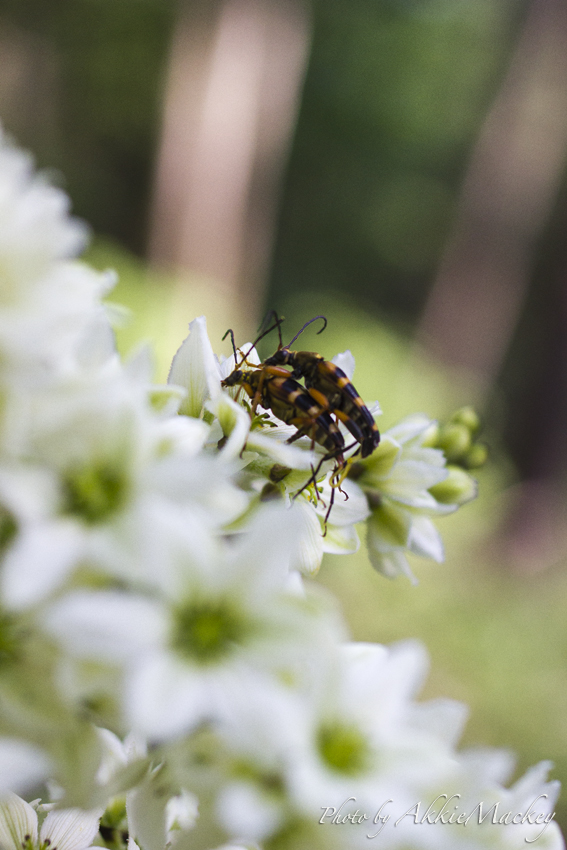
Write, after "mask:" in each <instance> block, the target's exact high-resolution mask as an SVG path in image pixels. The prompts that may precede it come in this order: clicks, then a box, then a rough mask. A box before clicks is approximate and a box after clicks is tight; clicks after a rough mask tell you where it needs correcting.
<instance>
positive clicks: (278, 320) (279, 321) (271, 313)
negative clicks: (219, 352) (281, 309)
mask: <svg viewBox="0 0 567 850" xmlns="http://www.w3.org/2000/svg"><path fill="white" fill-rule="evenodd" d="M272 316H273V317H274V324H273V325H270V326H269V327H268V328H266V330H265V331H263V330H262V328H263V327H264V325H265V324H266V319H269V320H270V321H271V318H272ZM283 320H284V317H283V316H281V318H280V317H278V314H277V313H276V311H275V310H270V311H269V312H268V313H266V315H265V317H264V319H263V320H262V324H261V325H260V334H259V336H257V337H256V339H255V340H254V342H253V343H252V345H251V346H250V348H249V349H248V351H247V352H246V354H243V356H242V359H241V361H240V363H238V364H237V362H236V361H237V360H238V354H237V351H236V345H235V344H234V333H233V332H232V328H229V329H228V330H227V332H226V333H225V335H224V336H223V339H225V338H226V337H227V336H228V334H230V339H231V342H232V350H233V352H234V366H235V369H239V368H240V367H241V366H242V364H243V363H245V362H246V360H247V359H248V355H249V354H250V352H251V351H252V349H253V348H255V347H256V346H257V345H258V343H259V342H260V340H261V339H264V337H265V336H267V335H268V334H269V333H271V332H272V331H273V330H274V328H277V329H278V336H279V339H280V345H279V347H280V348H281V347H282V331H281V324H282V322H283Z"/></svg>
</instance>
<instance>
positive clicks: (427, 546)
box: [408, 516, 445, 564]
mask: <svg viewBox="0 0 567 850" xmlns="http://www.w3.org/2000/svg"><path fill="white" fill-rule="evenodd" d="M408 549H410V551H411V552H413V553H414V555H420V556H421V557H422V558H432V559H433V560H434V561H437V563H439V564H441V563H443V561H444V560H445V550H444V548H443V540H442V539H441V535H440V534H439V532H438V531H437V529H436V528H435V526H434V525H433V522H432V521H431V520H430V519H429V518H428V517H426V516H414V517H413V518H412V522H411V529H410V533H409V538H408Z"/></svg>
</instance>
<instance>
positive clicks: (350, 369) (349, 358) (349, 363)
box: [331, 348, 355, 381]
mask: <svg viewBox="0 0 567 850" xmlns="http://www.w3.org/2000/svg"><path fill="white" fill-rule="evenodd" d="M331 363H334V364H335V366H338V367H339V369H342V370H343V372H344V373H345V375H346V376H347V378H348V379H349V381H352V376H353V375H354V365H355V364H354V357H353V355H352V353H351V351H350V350H349V349H348V348H347V350H346V351H343V352H342V354H335V356H334V357H333V359H332V360H331Z"/></svg>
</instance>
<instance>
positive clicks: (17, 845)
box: [0, 794, 101, 850]
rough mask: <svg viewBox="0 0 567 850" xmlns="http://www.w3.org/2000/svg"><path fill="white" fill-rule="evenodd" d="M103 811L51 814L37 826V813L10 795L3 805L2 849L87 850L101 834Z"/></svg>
mask: <svg viewBox="0 0 567 850" xmlns="http://www.w3.org/2000/svg"><path fill="white" fill-rule="evenodd" d="M100 816H101V812H100V811H90V812H86V811H82V810H81V809H61V810H60V811H51V812H49V814H48V815H47V817H46V818H45V820H44V821H43V823H42V825H41V829H39V826H38V815H37V812H36V810H35V809H34V808H33V807H32V806H30V805H29V803H26V802H25V800H22V799H21V798H20V797H17V796H16V795H15V794H11V795H10V796H9V797H8V798H7V799H6V800H5V801H3V802H0V847H2V850H22V848H23V847H24V848H26V850H41V848H42V847H45V846H46V845H50V846H52V847H54V848H55V847H56V848H57V850H87V848H89V849H90V847H91V846H92V841H93V839H94V837H95V836H96V834H97V832H98V823H99V820H100Z"/></svg>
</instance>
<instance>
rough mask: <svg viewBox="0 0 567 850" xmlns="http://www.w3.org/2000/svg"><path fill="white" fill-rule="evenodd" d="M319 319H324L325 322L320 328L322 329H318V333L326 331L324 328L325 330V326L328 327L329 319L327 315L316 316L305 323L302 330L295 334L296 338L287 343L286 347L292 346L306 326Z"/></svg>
mask: <svg viewBox="0 0 567 850" xmlns="http://www.w3.org/2000/svg"><path fill="white" fill-rule="evenodd" d="M317 319H323V322H324V324H323V327H322V328H320V329H319V330H318V331H317V334H321V333H323V331H324V330H325V328H326V327H327V319H326V318H325V316H314V317H313V318H312V319H309V321H308V322H305V324H304V325H303V327H302V328H301V330H300V331H298V332H297V333H296V335H295V336H294V338H293V339H292V340H291V342H288V344H287V345H286V348H289V347H290V345H293V343H294V342H295V340H296V339H297V337H298V336H301V334H302V333H303V331H304V330H305V328H307V327H309V325H311V324H312V323H313V322H316V321H317Z"/></svg>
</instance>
